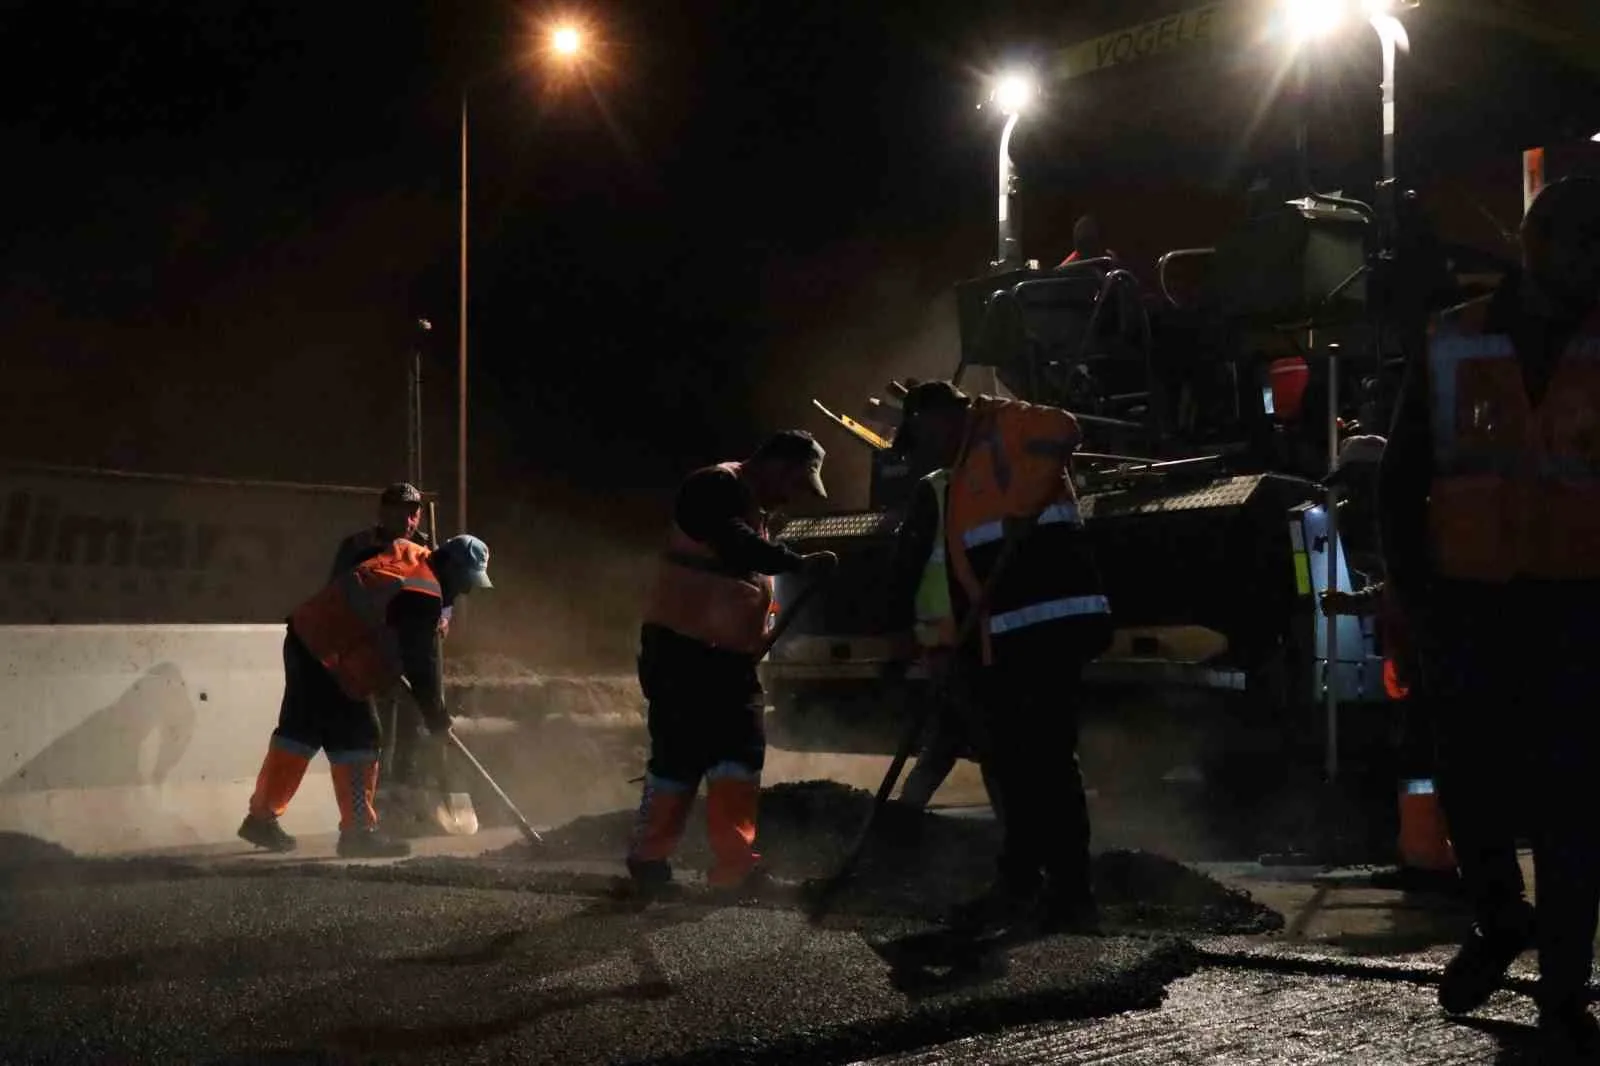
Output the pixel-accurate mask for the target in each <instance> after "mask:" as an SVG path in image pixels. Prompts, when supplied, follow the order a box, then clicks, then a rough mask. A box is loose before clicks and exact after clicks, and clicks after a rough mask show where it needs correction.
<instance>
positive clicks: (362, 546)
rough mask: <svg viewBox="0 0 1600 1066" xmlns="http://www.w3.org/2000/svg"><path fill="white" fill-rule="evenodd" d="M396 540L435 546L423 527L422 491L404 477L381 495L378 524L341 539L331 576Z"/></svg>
mask: <svg viewBox="0 0 1600 1066" xmlns="http://www.w3.org/2000/svg"><path fill="white" fill-rule="evenodd" d="M397 540H410V541H413V542H414V543H417V544H420V545H422V546H423V547H424V548H431V547H433V540H432V538H431V537H429V535H428V533H427V531H426V530H424V529H423V528H422V492H421V491H420V490H419V489H418V488H417V487H416V486H415V485H410V484H407V483H405V482H403V481H402V482H396V483H395V484H393V485H390V486H389V487H388V488H386V489H384V490H383V494H382V495H380V496H379V497H378V522H377V524H376V525H372V526H368V527H367V528H366V529H362V530H358V531H356V532H354V533H352V534H350V535H349V536H348V537H346V538H344V539H343V540H341V541H340V542H339V547H338V549H337V550H336V551H335V552H334V555H333V567H332V569H331V570H330V571H329V573H328V580H329V581H333V580H334V579H336V578H337V577H339V575H341V574H344V573H347V572H349V571H351V570H354V569H355V568H356V564H358V563H363V562H366V561H367V560H368V559H370V558H372V557H373V556H374V555H377V554H378V553H379V552H382V551H384V550H386V549H387V548H388V547H389V545H390V544H393V543H394V542H395V541H397Z"/></svg>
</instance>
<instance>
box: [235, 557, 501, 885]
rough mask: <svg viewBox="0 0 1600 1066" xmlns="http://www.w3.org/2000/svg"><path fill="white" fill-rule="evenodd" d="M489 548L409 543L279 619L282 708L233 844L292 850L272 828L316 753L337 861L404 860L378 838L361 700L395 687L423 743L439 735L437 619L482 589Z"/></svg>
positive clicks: (369, 730) (374, 760) (445, 729)
mask: <svg viewBox="0 0 1600 1066" xmlns="http://www.w3.org/2000/svg"><path fill="white" fill-rule="evenodd" d="M491 587H492V586H491V585H490V583H489V549H488V546H487V545H485V544H484V543H483V541H481V540H479V539H478V538H476V537H472V536H459V537H452V538H450V539H449V540H448V541H446V542H445V543H444V544H443V545H442V546H441V547H440V548H439V549H438V550H437V551H431V552H430V551H429V550H428V549H426V548H424V547H422V546H421V545H418V544H414V543H412V542H411V541H409V540H396V541H394V542H392V543H391V544H390V545H389V547H388V549H386V550H385V551H383V552H381V553H380V554H378V555H375V556H373V557H372V558H370V559H368V560H366V561H365V562H363V563H360V564H358V565H357V566H356V567H355V568H354V569H352V570H350V571H348V572H346V573H344V574H342V575H340V576H339V577H338V578H337V579H335V580H334V581H332V582H330V583H329V584H328V585H327V586H326V587H325V588H324V589H323V590H322V591H321V592H319V593H317V594H316V595H315V596H313V597H311V598H310V599H309V600H307V601H306V602H305V603H302V604H301V605H300V606H299V607H297V608H296V609H295V611H294V613H293V614H291V615H290V616H289V626H288V633H287V635H286V636H285V637H284V641H283V704H282V708H281V709H280V711H279V712H278V728H277V729H275V730H274V731H273V733H272V741H271V743H270V744H269V746H268V748H267V756H266V759H265V760H264V761H263V762H262V764H261V773H260V775H259V776H258V777H257V779H256V789H255V794H254V795H252V796H251V797H250V813H249V814H248V815H247V816H246V818H245V820H244V823H243V824H242V825H240V826H239V836H241V837H243V838H244V839H245V840H247V841H249V842H250V843H252V844H255V845H257V846H258V847H263V848H267V849H269V850H272V851H293V850H294V847H295V840H294V838H293V837H291V836H290V835H289V834H288V833H286V832H284V830H283V827H282V826H280V825H279V824H278V819H279V818H280V817H282V815H283V812H284V811H285V810H287V809H288V806H289V801H290V800H292V799H293V798H294V794H295V792H296V791H297V790H298V789H299V787H300V781H301V779H302V778H304V777H305V772H306V767H307V766H308V765H309V764H310V762H311V759H312V757H313V756H315V755H316V753H317V752H318V750H326V751H327V753H328V762H329V763H330V764H331V767H332V771H333V788H334V794H335V796H336V798H337V800H338V803H339V816H340V817H339V854H340V855H341V856H343V857H346V858H374V857H387V856H397V855H405V854H408V853H409V851H410V847H409V845H407V844H406V843H405V842H404V841H398V840H391V839H389V838H387V837H385V836H383V835H381V834H379V833H378V831H377V829H378V816H377V810H376V808H375V807H374V804H373V799H374V794H375V792H376V791H377V786H378V743H379V730H378V722H377V718H376V716H375V715H374V714H373V710H372V704H371V702H370V701H371V700H372V699H373V698H374V697H376V696H378V695H380V694H383V693H386V692H388V691H390V690H391V689H392V688H394V686H396V685H398V684H399V683H400V682H401V680H402V678H403V679H404V680H405V681H406V682H407V683H408V684H409V686H410V689H411V692H412V695H413V697H414V698H415V699H416V701H417V703H418V705H419V707H420V708H421V711H422V716H423V719H424V721H426V723H427V726H428V730H429V733H430V736H431V737H433V738H434V739H435V740H436V741H440V742H442V741H443V740H444V739H445V738H447V737H448V735H449V731H450V715H449V713H448V712H447V711H446V710H445V705H444V692H443V678H442V677H441V674H440V669H439V659H438V642H437V641H436V640H435V634H436V633H437V631H438V628H439V615H440V612H441V611H442V610H443V608H444V607H446V606H447V605H449V604H451V603H453V602H454V601H455V598H456V597H457V596H461V595H465V594H466V593H469V592H471V591H472V590H473V589H476V588H491Z"/></svg>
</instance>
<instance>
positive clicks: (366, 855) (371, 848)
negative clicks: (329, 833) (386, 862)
mask: <svg viewBox="0 0 1600 1066" xmlns="http://www.w3.org/2000/svg"><path fill="white" fill-rule="evenodd" d="M410 854H411V845H410V844H408V843H406V842H405V841H404V840H396V839H394V838H393V837H391V836H386V835H385V834H383V833H380V832H378V831H377V830H376V829H341V830H340V831H339V858H341V859H400V858H404V857H405V856H407V855H410Z"/></svg>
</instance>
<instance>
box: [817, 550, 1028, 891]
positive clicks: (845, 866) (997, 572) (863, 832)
mask: <svg viewBox="0 0 1600 1066" xmlns="http://www.w3.org/2000/svg"><path fill="white" fill-rule="evenodd" d="M1025 535H1026V534H1024V533H1016V534H1012V535H1009V536H1007V537H1006V540H1005V543H1004V544H1002V545H1001V548H1000V555H999V557H998V558H996V559H995V563H994V569H993V570H991V571H990V572H989V578H988V580H986V581H985V582H984V583H983V588H982V589H980V590H979V592H978V597H977V599H976V600H975V601H974V602H973V604H972V606H971V607H970V608H968V610H967V614H966V617H965V618H963V619H962V620H961V626H960V628H959V629H958V630H957V631H956V639H955V647H957V648H960V647H961V646H963V645H964V644H966V643H967V641H969V640H971V639H972V634H973V633H974V632H975V631H976V629H977V626H978V622H979V621H980V620H981V619H982V617H983V614H984V611H985V610H987V608H988V606H989V599H990V597H991V596H993V594H994V590H995V587H996V585H997V584H998V582H999V580H1000V576H1001V575H1002V574H1003V573H1004V572H1005V570H1006V567H1008V566H1009V565H1010V563H1011V559H1012V556H1013V555H1015V554H1016V550H1017V545H1019V544H1020V543H1022V539H1023V537H1024V536H1025ZM935 703H936V701H935V700H932V699H924V700H920V701H918V703H917V706H916V709H915V710H914V711H913V712H912V714H911V718H910V720H909V721H908V722H907V723H906V729H905V732H904V733H902V734H901V736H900V744H899V747H897V748H896V749H895V753H894V760H893V761H892V762H890V763H889V769H888V771H887V772H885V773H884V775H883V783H882V784H880V785H879V786H878V793H877V795H875V796H873V797H872V808H871V810H869V811H868V812H867V817H866V819H865V820H864V821H863V822H862V823H861V828H860V829H859V830H857V831H856V835H855V839H854V840H852V841H851V842H850V847H849V849H848V850H847V851H846V852H845V855H844V859H843V861H841V862H840V863H839V869H838V870H836V871H835V872H834V874H833V876H832V877H829V878H827V879H826V880H823V881H816V882H812V883H811V884H810V885H809V886H808V895H809V897H810V906H809V907H808V915H809V917H810V919H811V921H813V922H816V921H820V920H821V919H822V917H823V915H824V914H826V913H827V909H828V906H829V905H830V904H831V903H832V902H833V899H834V897H835V896H836V895H837V894H838V892H839V890H840V889H841V888H843V887H844V886H845V885H846V884H848V883H849V882H850V881H851V880H852V879H853V878H854V877H855V872H856V867H858V866H859V865H860V864H861V859H862V856H863V855H865V854H866V850H867V842H868V841H869V840H870V839H871V837H872V830H873V828H874V826H875V825H876V824H877V821H878V815H879V814H880V813H882V811H883V809H884V807H886V806H887V805H888V803H889V796H890V795H891V794H892V793H893V792H894V789H895V785H897V784H898V783H899V781H900V773H901V771H902V770H904V769H905V765H906V761H907V760H908V759H910V758H911V753H912V752H913V751H914V750H916V747H917V743H918V741H920V740H921V739H922V734H923V732H924V731H925V730H926V729H927V725H928V716H929V715H930V714H931V713H932V712H933V708H934V706H935Z"/></svg>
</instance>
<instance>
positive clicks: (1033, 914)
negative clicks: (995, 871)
mask: <svg viewBox="0 0 1600 1066" xmlns="http://www.w3.org/2000/svg"><path fill="white" fill-rule="evenodd" d="M1038 905H1039V890H1038V888H1037V887H1032V888H1028V887H1024V886H1021V885H1016V884H1013V883H1011V882H1009V881H1005V880H999V881H995V882H994V883H993V884H991V885H990V886H989V887H988V888H987V889H985V890H984V891H983V893H982V894H981V895H979V896H977V897H976V898H974V899H970V900H968V901H966V902H965V903H962V904H959V905H957V906H956V907H955V908H954V909H953V910H952V911H951V912H950V914H949V915H948V916H947V917H946V918H945V924H946V925H948V926H949V927H950V928H951V929H954V930H957V931H960V932H966V933H981V932H990V931H999V930H1003V929H1009V928H1011V927H1013V926H1015V925H1018V924H1020V923H1022V922H1024V921H1029V920H1032V919H1036V918H1037V917H1038V914H1037V910H1038Z"/></svg>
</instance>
